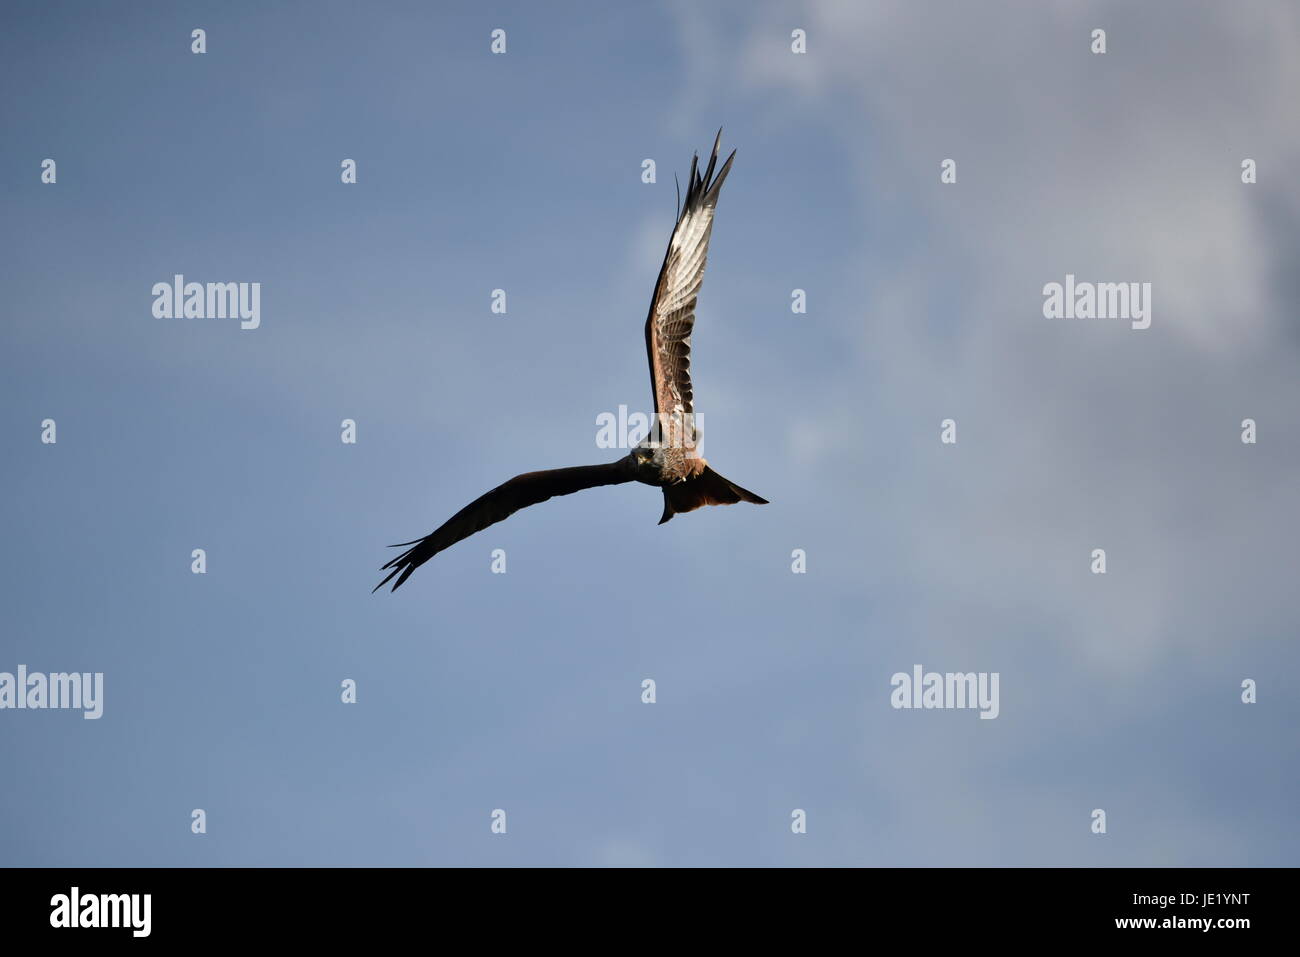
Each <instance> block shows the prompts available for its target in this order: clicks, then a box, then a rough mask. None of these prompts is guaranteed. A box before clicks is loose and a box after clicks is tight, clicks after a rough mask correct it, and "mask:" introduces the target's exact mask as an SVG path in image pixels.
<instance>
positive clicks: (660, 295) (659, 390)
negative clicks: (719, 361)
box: [645, 128, 736, 413]
mask: <svg viewBox="0 0 1300 957" xmlns="http://www.w3.org/2000/svg"><path fill="white" fill-rule="evenodd" d="M721 145H722V130H721V128H719V130H718V135H717V137H716V138H715V139H714V141H713V154H712V156H710V157H709V165H708V167H707V168H706V169H705V170H704V175H703V176H701V175H700V172H699V159H700V158H699V155H698V154H696V155H695V156H693V157H691V172H690V175H689V176H688V177H687V183H686V197H685V199H683V200H682V202H681V204H680V206H679V208H678V211H677V222H676V224H675V225H674V227H673V234H672V236H671V237H670V238H669V240H668V249H667V251H666V252H665V253H664V261H663V265H662V266H660V267H659V278H658V280H657V281H656V282H655V291H654V296H653V297H652V298H651V300H650V312H649V315H647V316H646V322H645V348H646V359H647V360H648V361H649V364H650V389H651V392H652V393H653V394H654V404H655V412H656V413H658V412H662V411H672V410H671V408H670V409H661V408H660V399H661V397H667V396H669V395H671V394H672V393H673V392H674V391H675V392H676V394H677V395H679V396H680V397H681V401H682V406H683V410H684V411H686V412H690V411H693V409H694V401H695V396H694V392H693V390H692V388H691V376H690V356H691V331H692V329H693V328H694V326H695V301H696V298H697V297H698V295H699V290H700V286H701V284H702V283H703V281H704V267H705V262H706V259H707V257H708V250H709V238H710V236H711V235H712V232H713V210H714V209H715V208H716V207H717V204H718V194H719V191H720V190H721V189H722V183H723V181H724V180H726V178H727V174H728V173H729V172H731V163H732V161H733V160H734V159H735V158H736V151H735V150H732V151H731V155H730V156H728V157H727V161H726V162H725V163H723V164H722V169H721V170H719V171H718V175H717V176H716V177H714V175H713V171H714V169H715V168H716V166H717V162H718V148H719V146H721ZM701 217H707V219H706V220H705V221H703V228H702V229H698V230H697V229H696V227H697V226H698V225H699V224H700V223H701ZM656 355H658V356H659V357H660V360H661V363H662V365H661V367H656V364H655V357H656Z"/></svg>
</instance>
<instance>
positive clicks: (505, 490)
mask: <svg viewBox="0 0 1300 957" xmlns="http://www.w3.org/2000/svg"><path fill="white" fill-rule="evenodd" d="M626 463H627V460H626V459H620V460H619V461H617V462H610V463H608V464H606V465H579V466H576V467H574V468H568V469H549V470H547V471H544V472H525V473H524V474H523V475H516V476H515V477H514V478H512V479H511V480H510V481H509V482H506V483H505V484H504V485H498V486H497V487H496V488H494V489H493V490H492V491H490V492H488V493H487V494H486V495H481V496H479V497H478V498H476V499H475V500H474V501H472V502H470V503H469V504H468V505H466V506H465V507H464V508H462V509H461V510H460V511H459V512H457V513H456V514H455V515H453V516H452V517H451V518H449V519H448V520H447V521H446V522H444V523H443V525H442V527H440V528H439V529H437V530H436V531H433V532H430V533H429V534H428V535H426V536H424V538H419V539H416V540H415V541H413V542H402V543H401V544H400V545H394V546H392V547H393V548H402V547H404V546H406V545H410V546H412V547H411V548H408V549H407V550H406V551H404V552H402V554H400V555H398V556H397V557H396V558H394V559H393V560H392V561H391V562H389V563H388V564H387V565H385V566H384V570H387V569H392V571H389V572H388V577H387V578H385V579H384V580H383V581H381V582H380V583H379V584H378V585H376V586H375V587H374V591H372V592H371V594H374V592H376V591H379V589H381V588H383V587H384V586H385V585H386V584H388V582H389V580H391V579H392V577H393V576H394V575H397V576H398V578H397V581H395V582H393V591H397V589H398V588H400V587H401V584H402V582H404V581H406V579H408V578H410V577H411V572H413V571H415V570H416V569H417V568H419V567H420V566H421V565H423V564H424V563H425V562H427V561H428V560H429V559H430V558H432V557H433V556H434V555H436V554H438V552H440V551H442V550H443V549H445V548H450V547H451V546H452V545H455V544H456V543H457V542H459V541H460V540H461V539H465V538H469V537H470V536H471V535H473V534H474V533H475V532H481V531H482V530H483V529H485V528H487V527H488V526H489V525H495V524H496V523H497V522H500V521H503V520H504V519H507V518H509V517H510V516H511V515H513V514H514V513H515V512H517V511H519V510H520V509H521V508H527V507H528V506H529V505H536V504H537V503H538V502H545V501H546V500H547V499H548V498H553V497H554V496H556V495H570V494H572V493H573V492H580V491H582V490H583V489H584V488H595V487H596V486H598V485H617V484H619V483H620V482H630V481H632V479H633V473H632V471H631V470H630V469H629V468H628V466H627V464H626Z"/></svg>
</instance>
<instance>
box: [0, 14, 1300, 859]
mask: <svg viewBox="0 0 1300 957" xmlns="http://www.w3.org/2000/svg"><path fill="white" fill-rule="evenodd" d="M970 6H971V5H965V4H955V3H954V4H947V3H924V4H903V3H897V4H834V3H802V4H797V3H790V4H766V3H758V4H741V3H737V4H719V5H709V6H708V7H707V8H706V9H701V8H700V6H699V5H687V4H681V5H677V4H668V5H658V4H655V5H650V4H647V5H638V6H637V8H636V9H634V10H619V11H617V12H615V11H614V10H612V9H605V7H604V6H603V5H596V4H578V3H574V4H552V5H547V6H546V7H545V9H542V8H540V7H539V6H538V5H536V4H517V5H498V6H493V5H490V4H485V5H469V4H464V5H461V4H438V5H433V4H415V3H411V4H384V5H378V6H363V5H353V4H306V3H300V4H292V3H282V4H274V5H263V4H257V5H254V4H162V3H159V4H131V5H127V6H120V5H119V6H108V5H98V4H57V3H56V4H8V5H6V7H5V12H4V14H3V17H4V27H5V29H4V30H3V31H0V79H2V80H3V88H4V89H5V90H6V94H5V96H4V98H3V101H2V105H0V109H2V110H3V128H4V130H5V131H6V135H5V137H4V141H3V143H2V144H0V191H2V194H3V209H4V216H3V219H0V230H3V232H4V234H5V240H6V242H5V249H6V252H7V255H6V256H5V257H3V260H0V282H2V283H3V288H4V290H5V295H4V297H3V302H4V306H3V310H4V315H3V322H2V324H0V336H2V337H3V338H2V339H0V343H2V345H3V350H2V351H0V369H2V371H3V375H0V434H2V435H3V436H4V437H5V445H6V449H7V454H6V455H5V456H4V459H3V482H4V485H3V488H4V495H3V496H0V509H2V510H3V519H4V528H5V529H6V534H5V536H4V538H3V542H2V543H0V562H2V563H3V570H4V576H3V581H4V586H3V592H2V594H3V598H4V606H5V608H6V610H7V614H6V616H5V628H4V629H3V631H2V632H0V671H13V670H15V669H16V667H17V666H18V665H19V664H25V665H26V666H27V667H28V668H29V669H31V670H39V671H46V672H53V671H67V670H75V671H90V672H103V673H104V675H105V678H104V682H105V703H104V716H103V717H102V718H101V719H100V720H98V721H85V720H82V718H81V717H80V715H79V714H77V713H72V712H60V711H21V712H20V711H0V760H3V762H4V766H5V767H6V769H7V770H8V772H9V773H7V774H6V775H5V778H6V785H5V787H4V788H3V797H0V808H2V809H3V812H4V813H3V814H2V815H0V822H2V823H0V863H3V864H6V865H177V866H194V865H219V866H224V865H295V864H308V865H362V864H368V865H436V864H455V865H500V864H510V865H545V864H561V865H640V864H645V865H714V864H727V865H733V864H734V865H817V864H830V865H843V864H871V865H936V864H956V865H977V864H991V865H1019V864H1046V865H1061V864H1077V865H1166V864H1167V865H1264V864H1272V865H1289V864H1295V863H1296V862H1297V852H1298V851H1300V838H1298V834H1297V827H1296V824H1295V818H1294V807H1295V793H1296V787H1297V783H1298V780H1297V779H1298V775H1297V762H1298V758H1300V755H1298V754H1297V734H1296V731H1297V727H1298V726H1300V708H1298V707H1297V705H1296V704H1295V700H1294V696H1293V695H1291V694H1290V693H1289V691H1288V689H1287V687H1286V685H1285V684H1284V682H1285V680H1286V678H1285V676H1287V675H1289V674H1294V672H1295V668H1296V666H1297V664H1300V661H1298V660H1297V659H1298V657H1300V656H1298V655H1297V646H1296V622H1297V621H1298V620H1300V598H1297V594H1296V591H1295V588H1294V577H1295V550H1294V542H1295V541H1296V538H1297V534H1298V533H1300V510H1297V507H1296V503H1295V488H1296V487H1297V480H1298V479H1300V451H1298V450H1300V444H1298V443H1297V431H1298V430H1300V403H1298V402H1297V398H1298V396H1297V378H1296V374H1295V369H1296V360H1297V348H1298V346H1300V337H1297V335H1296V318H1295V311H1294V310H1295V294H1296V287H1295V280H1294V275H1293V272H1292V270H1293V266H1294V262H1295V260H1296V255H1297V252H1300V249H1298V246H1297V225H1298V224H1300V186H1297V185H1296V183H1295V182H1294V177H1292V176H1290V174H1289V171H1290V170H1293V169H1294V168H1295V167H1296V163H1297V161H1300V120H1297V118H1296V115H1295V111H1294V107H1293V102H1292V99H1293V97H1292V92H1293V91H1294V90H1295V89H1296V82H1297V80H1300V73H1298V71H1300V66H1297V64H1300V55H1297V54H1300V18H1298V17H1297V14H1296V12H1295V10H1294V8H1293V7H1291V6H1290V5H1288V4H1285V3H1245V4H1238V5H1234V6H1233V7H1232V8H1231V9H1229V8H1228V7H1226V6H1224V7H1219V6H1217V5H1211V4H1200V5H1191V6H1187V5H1184V4H1173V3H1149V4H1142V5H1141V7H1140V8H1135V7H1133V5H1131V4H1120V3H1115V4H1105V3H1098V4H1082V3H1080V4H1055V5H1044V4H1029V3H1024V4H1009V5H1007V7H1006V15H1005V16H992V15H986V13H983V12H980V11H977V10H973V9H971V8H970ZM196 27H201V28H203V29H205V30H206V31H207V45H208V51H207V52H206V53H205V54H203V55H194V54H192V53H191V52H190V31H191V30H192V29H194V28H196ZM498 27H499V28H502V29H505V30H506V31H507V42H508V48H507V50H508V52H507V53H506V54H505V55H503V56H493V55H492V54H491V53H490V52H489V35H490V33H491V31H492V30H493V29H495V28H498ZM1096 27H1103V28H1105V29H1106V30H1107V35H1108V52H1107V53H1106V54H1105V55H1102V56H1098V55H1094V54H1092V53H1090V52H1089V36H1090V33H1091V31H1092V30H1093V29H1094V28H1096ZM796 28H798V29H803V30H805V31H807V35H808V52H807V53H806V54H803V55H795V54H793V53H791V51H790V46H789V44H790V33H791V31H792V30H794V29H796ZM719 125H722V126H723V127H724V133H723V143H724V148H725V149H730V148H732V147H736V148H737V149H738V150H739V153H738V156H737V158H736V163H735V167H734V169H733V171H732V174H731V176H730V177H729V179H728V181H727V184H726V187H725V189H724V191H723V195H722V200H721V203H720V206H719V210H718V218H717V224H716V226H715V229H714V235H713V245H712V249H711V252H710V264H709V271H708V274H707V278H706V280H705V283H704V288H703V292H702V294H701V299H700V306H699V312H698V321H697V326H696V333H695V338H694V350H693V373H694V379H695V394H696V400H697V406H698V408H699V409H700V411H701V412H702V413H703V415H704V422H705V426H706V439H705V452H706V454H707V455H708V457H709V459H710V461H711V462H712V463H713V464H714V465H715V467H716V468H717V469H718V470H719V471H720V472H722V473H723V474H724V475H726V476H728V477H729V478H732V479H734V480H735V481H736V482H738V483H740V484H742V485H744V486H745V487H746V488H749V489H752V490H754V491H755V492H757V493H759V494H761V495H763V496H765V497H766V498H768V499H770V500H771V502H772V504H771V505H768V506H765V507H762V508H755V507H751V506H745V505H741V506H735V507H731V508H713V509H707V510H705V511H702V512H698V513H692V514H690V515H686V516H679V517H678V518H676V519H674V520H673V521H672V522H670V523H669V524H667V525H664V526H662V527H660V526H657V525H656V524H655V523H656V521H657V519H658V517H659V513H660V509H661V500H660V496H659V494H658V493H657V492H656V491H654V490H652V489H647V488H645V487H643V486H639V485H624V486H618V487H613V488H605V489H598V490H594V491H590V492H586V493H583V494H580V495H576V496H572V497H569V498H564V499H558V500H553V501H551V502H548V503H545V504H544V505H541V506H538V507H536V508H533V509H529V510H526V511H525V512H521V513H519V514H517V515H516V516H514V517H513V518H511V519H510V520H509V521H508V522H506V523H504V524H501V525H498V526H494V527H493V528H491V529H490V530H488V531H486V532H484V533H482V534H481V535H479V536H476V537H474V538H472V539H470V540H468V541H466V542H464V543H462V544H460V545H458V546H456V547H455V548H453V549H451V550H449V551H448V552H446V553H444V554H441V555H439V556H437V557H436V558H435V559H434V560H433V561H432V562H430V563H429V564H428V565H426V566H425V567H423V568H421V569H420V570H419V571H418V572H417V573H416V574H415V575H414V576H413V577H412V578H411V579H410V581H409V582H408V583H407V584H406V585H405V586H403V588H402V590H401V591H400V592H398V593H396V594H393V595H390V594H387V593H382V594H378V595H371V594H370V589H371V587H372V586H373V585H374V583H375V582H377V581H378V580H379V577H381V576H380V573H379V566H380V565H381V564H382V563H383V562H384V561H386V560H387V558H388V557H390V552H389V551H388V550H387V549H386V548H385V547H384V546H386V545H388V544H389V543H390V542H397V541H405V540H408V539H411V538H414V537H416V536H418V535H422V534H424V533H426V532H428V531H430V530H431V529H432V528H434V527H436V526H437V525H439V524H440V523H441V522H442V521H443V520H444V519H446V518H447V517H448V516H450V515H451V514H452V513H453V512H455V511H456V510H458V509H459V508H460V507H461V506H462V505H464V504H465V503H467V502H469V501H470V500H472V499H473V498H475V497H476V496H478V495H479V494H480V493H482V492H483V491H485V490H487V489H488V488H491V487H492V486H494V485H497V484H499V483H500V482H502V481H504V480H505V479H507V478H509V477H510V476H512V475H514V474H516V473H518V472H522V471H528V470H533V469H541V468H553V467H560V466H567V465H576V464H586V463H593V462H601V461H607V460H609V459H611V458H613V457H615V455H616V454H617V453H612V452H610V451H608V450H602V449H598V448H596V444H595V435H596V428H595V419H596V416H597V415H598V414H599V413H601V412H606V411H614V410H617V408H618V406H619V404H620V403H621V404H626V405H628V406H629V407H630V408H633V409H638V408H640V409H644V408H645V407H646V406H647V404H648V402H649V384H648V381H647V375H646V363H645V356H644V345H643V339H642V323H643V321H644V316H645V310H646V307H647V305H648V301H649V296H650V292H651V288H652V285H653V282H654V279H655V275H656V273H657V270H658V267H659V264H660V261H661V259H662V256H663V249H664V246H665V244H666V242H667V240H668V235H669V231H670V230H671V225H672V219H673V209H674V186H673V173H674V172H676V173H678V174H679V175H681V176H683V177H684V175H685V173H686V170H687V169H688V167H689V161H690V156H691V152H692V151H693V150H700V151H703V150H705V149H707V147H708V146H709V145H710V144H711V142H712V137H713V133H714V131H715V130H716V129H717V128H718V126H719ZM46 157H51V158H54V159H55V160H56V162H57V173H58V180H57V183H55V184H53V185H48V184H42V183H41V181H40V163H41V161H42V160H43V159H45V158H46ZM950 157H951V158H954V159H955V160H956V162H957V170H958V178H957V182H956V183H955V184H951V185H944V184H941V183H940V182H939V164H940V162H941V161H942V160H943V159H945V158H950ZM1245 157H1251V158H1253V159H1255V160H1256V161H1257V163H1258V168H1259V182H1258V183H1256V184H1253V185H1249V186H1247V185H1244V184H1242V183H1241V180H1240V162H1241V160H1242V159H1243V158H1245ZM344 158H353V159H355V160H356V161H357V164H358V180H359V181H358V182H357V183H356V184H355V185H343V184H342V183H340V179H339V172H340V163H341V161H342V160H343V159H344ZM646 158H652V159H654V160H655V161H656V163H657V167H658V178H657V182H656V183H654V184H652V185H648V184H644V183H642V182H641V177H640V174H641V164H642V161H643V160H644V159H646ZM176 273H183V274H184V275H185V276H186V277H187V278H190V279H193V280H197V281H249V282H253V281H256V282H260V283H261V284H262V299H261V311H262V322H261V327H260V328H259V329H257V330H254V331H242V330H240V329H239V328H238V325H237V324H236V323H233V322H221V321H211V322H207V321H200V320H194V321H188V322H187V321H176V320H163V319H156V318H154V316H153V315H152V311H151V306H152V296H151V294H150V290H151V287H152V286H153V284H154V283H156V282H159V281H164V282H165V281H169V280H170V278H171V277H172V276H173V275H174V274H176ZM1066 273H1074V274H1076V275H1078V276H1079V277H1080V278H1086V279H1093V280H1096V281H1149V282H1151V283H1152V284H1153V290H1154V293H1153V303H1154V304H1153V321H1152V326H1151V328H1150V329H1148V330H1144V331H1134V330H1131V329H1129V328H1128V325H1127V323H1122V322H1108V321H1102V320H1096V321H1077V322H1072V323H1071V322H1065V321H1061V320H1048V319H1045V318H1044V317H1043V315H1042V311H1041V307H1042V293H1041V290H1042V286H1043V285H1044V284H1045V283H1048V282H1053V281H1056V282H1059V281H1062V280H1063V278H1064V276H1065V275H1066ZM496 288H503V289H505V290H506V291H507V295H508V312H507V314H506V315H504V316H501V315H494V314H492V313H491V311H490V309H489V306H490V295H491V291H492V290H493V289H496ZM796 288H799V289H804V290H806V291H807V296H808V312H807V314H805V315H795V314H792V313H791V310H790V301H791V290H793V289H796ZM1246 417H1251V418H1254V419H1255V420H1256V421H1257V422H1258V423H1259V425H1258V429H1259V441H1258V443H1257V444H1255V445H1253V446H1247V445H1243V444H1242V443H1241V442H1240V438H1239V436H1240V431H1241V429H1240V422H1241V420H1242V419H1243V418H1246ZM46 418H53V419H55V420H56V421H57V428H58V442H57V444H55V445H43V444H41V442H40V423H41V421H42V420H43V419H46ZM345 418H350V419H353V420H355V421H356V423H357V429H358V440H357V443H356V444H355V445H344V444H343V443H341V442H340V438H339V433H340V428H339V424H340V422H341V420H343V419H345ZM945 418H952V419H954V420H955V421H956V422H957V429H958V442H957V443H956V445H951V446H947V445H943V444H941V443H940V441H939V433H940V422H941V420H943V419H945ZM1097 547H1102V548H1105V549H1106V552H1107V556H1108V571H1107V574H1106V575H1105V576H1098V575H1093V574H1091V573H1090V572H1089V562H1090V558H1089V556H1090V553H1091V551H1092V549H1094V548H1097ZM195 548H203V549H205V550H206V553H207V557H208V571H207V573H206V574H205V575H193V574H191V573H190V561H191V559H190V553H191V550H192V549H195ZM495 548H501V549H504V550H505V551H506V554H507V556H508V572H507V573H506V574H505V575H494V574H492V573H491V571H490V553H491V551H492V550H493V549H495ZM794 549H803V550H804V551H805V552H806V554H807V573H806V574H801V575H796V574H792V573H791V553H792V551H793V550H794ZM916 663H920V664H923V665H924V666H925V667H926V668H927V669H932V670H937V671H987V672H997V673H999V675H1000V678H1001V680H1000V690H1001V707H1000V715H999V717H998V718H997V719H996V720H992V721H982V720H979V719H978V717H977V715H976V714H975V713H974V712H971V711H960V710H936V711H910V710H894V709H893V708H891V707H890V703H889V698H890V691H891V687H890V678H891V676H892V675H893V674H894V673H895V672H898V671H909V670H910V669H911V667H912V666H913V665H914V664H916ZM345 678H352V679H354V680H355V681H356V682H357V686H358V702H357V703H356V704H355V705H344V704H342V703H341V702H340V700H339V695H340V682H341V681H342V680H343V679H345ZM645 678H652V679H654V680H655V682H656V684H657V698H658V700H657V702H656V703H655V704H653V705H646V704H643V703H642V702H641V682H642V680H643V679H645ZM1245 678H1253V679H1255V680H1256V681H1258V683H1259V701H1258V703H1257V704H1254V705H1245V704H1242V703H1241V701H1240V684H1241V681H1242V680H1243V679H1245ZM194 808H202V809H204V810H205V811H206V812H207V815H208V831H207V833H206V834H203V835H195V834H192V833H191V831H190V812H191V810H192V809H194ZM495 808H503V809H505V810H506V812H507V815H508V822H509V825H508V833H507V834H505V835H494V834H492V833H491V832H490V829H489V824H490V817H489V815H490V814H491V812H492V810H493V809H495ZM795 808H801V809H804V810H806V812H807V815H808V831H807V833H806V834H803V835H795V834H792V833H791V830H790V814H791V811H792V809H795ZM1095 808H1103V809H1105V810H1106V812H1107V820H1108V828H1107V833H1106V834H1105V835H1097V834H1093V833H1092V832H1091V830H1090V827H1089V825H1090V823H1091V819H1090V814H1091V812H1092V811H1093V809H1095Z"/></svg>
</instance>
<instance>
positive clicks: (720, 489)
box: [659, 465, 767, 525]
mask: <svg viewBox="0 0 1300 957" xmlns="http://www.w3.org/2000/svg"><path fill="white" fill-rule="evenodd" d="M737 502H753V503H754V504H755V505H766V504H767V499H765V498H760V497H759V496H757V495H755V494H754V493H753V492H750V491H748V490H747V489H743V488H741V487H740V486H739V485H737V484H736V483H735V482H732V481H729V480H728V479H725V478H723V477H722V476H721V475H719V474H718V473H717V472H715V471H713V469H711V468H709V467H708V466H707V465H706V466H705V467H704V471H703V472H701V473H700V474H699V475H697V476H696V477H695V478H693V479H689V480H687V481H685V482H680V483H678V484H676V485H665V486H664V514H663V517H662V518H660V519H659V524H660V525H662V524H663V523H664V522H666V521H668V519H670V518H672V517H673V516H674V515H676V514H677V513H678V512H690V511H693V510H695V509H697V508H703V507H704V506H705V505H735V504H736V503H737Z"/></svg>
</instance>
